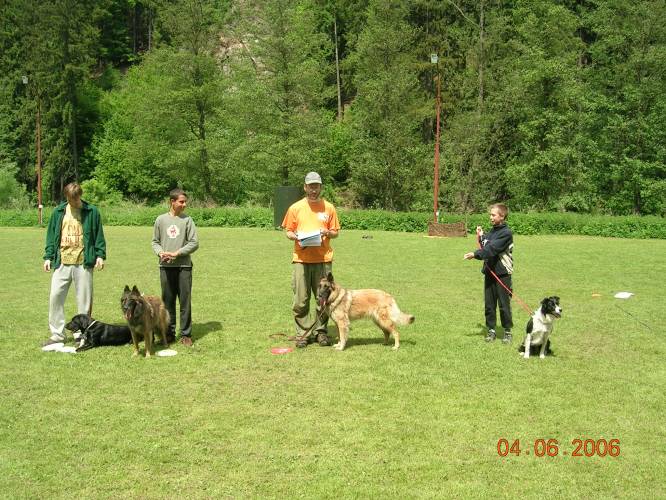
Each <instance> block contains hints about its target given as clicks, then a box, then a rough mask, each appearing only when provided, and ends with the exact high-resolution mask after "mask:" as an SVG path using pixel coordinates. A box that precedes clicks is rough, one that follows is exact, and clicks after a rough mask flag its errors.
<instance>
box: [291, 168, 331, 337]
mask: <svg viewBox="0 0 666 500" xmlns="http://www.w3.org/2000/svg"><path fill="white" fill-rule="evenodd" d="M321 184H322V182H321V176H320V175H319V174H318V173H317V172H310V173H309V174H307V175H306V176H305V184H304V185H303V190H304V191H305V198H303V199H302V200H299V201H297V202H296V203H294V204H293V205H291V206H290V207H289V209H288V210H287V214H286V215H285V216H284V220H283V221H282V227H283V228H284V229H285V233H286V236H287V238H288V239H290V240H292V241H293V242H294V254H293V257H292V263H293V265H294V267H293V274H292V280H291V286H292V290H293V292H294V303H293V307H292V311H293V313H294V321H295V322H296V335H297V336H298V337H301V336H302V335H303V334H304V333H305V332H306V331H307V330H308V328H309V327H310V325H311V323H310V325H308V316H309V313H310V297H311V296H312V295H313V294H314V295H315V296H316V293H317V286H318V285H319V280H320V279H321V278H322V277H324V276H326V274H327V273H329V272H332V270H333V249H332V248H331V240H332V239H333V238H337V237H338V232H339V231H340V221H339V220H338V214H337V212H336V211H335V207H334V206H333V205H332V204H331V203H329V202H327V201H325V200H323V199H322V198H321V197H320V196H321ZM322 315H323V316H322ZM320 317H321V320H320V321H319V325H318V326H316V329H315V331H314V333H315V334H316V339H317V342H318V343H319V345H321V346H327V345H331V343H330V341H329V339H328V330H327V325H328V316H327V315H326V313H324V312H322V310H321V307H320V306H319V304H317V318H320ZM315 321H317V320H316V319H315ZM311 338H313V337H312V336H309V337H308V338H299V340H298V341H297V342H296V346H297V347H305V346H306V345H307V344H308V340H309V339H311Z"/></svg>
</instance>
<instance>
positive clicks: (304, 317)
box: [291, 262, 333, 338]
mask: <svg viewBox="0 0 666 500" xmlns="http://www.w3.org/2000/svg"><path fill="white" fill-rule="evenodd" d="M293 266H294V269H293V273H292V276H291V289H292V290H293V292H294V304H293V306H292V311H293V313H294V321H295V322H296V335H303V334H304V333H305V332H306V331H307V329H308V328H310V327H311V326H312V323H313V322H314V321H315V320H316V319H317V317H319V315H320V314H323V316H322V318H321V321H320V322H319V325H318V326H317V327H315V330H314V331H312V332H310V334H311V335H314V337H315V338H316V336H317V335H318V334H320V333H327V332H328V326H327V325H328V314H326V313H325V312H322V311H320V308H319V304H317V316H315V317H314V318H310V296H311V295H314V297H315V302H316V300H317V287H318V286H319V280H320V279H321V278H323V277H324V276H326V274H327V273H329V272H331V271H332V270H333V263H332V262H322V263H318V264H302V263H300V262H294V264H293Z"/></svg>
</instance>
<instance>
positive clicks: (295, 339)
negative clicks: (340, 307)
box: [268, 307, 326, 342]
mask: <svg viewBox="0 0 666 500" xmlns="http://www.w3.org/2000/svg"><path fill="white" fill-rule="evenodd" d="M325 312H326V309H324V308H323V307H322V309H321V311H319V314H318V315H317V318H316V319H315V320H314V323H312V325H311V326H310V328H308V329H307V330H305V332H304V333H303V335H290V336H287V334H286V333H271V334H270V335H269V336H268V338H271V339H273V340H278V338H286V339H287V340H289V341H293V342H298V341H299V340H305V339H307V338H308V337H309V336H310V334H311V333H312V330H314V327H315V326H317V325H318V324H319V323H320V322H321V319H322V318H323V317H324V313H325Z"/></svg>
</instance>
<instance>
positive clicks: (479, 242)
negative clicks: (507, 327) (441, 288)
mask: <svg viewBox="0 0 666 500" xmlns="http://www.w3.org/2000/svg"><path fill="white" fill-rule="evenodd" d="M476 243H477V245H479V248H483V247H482V246H481V238H480V236H479V235H478V234H477V235H476ZM483 265H484V267H485V268H486V269H487V270H488V271H490V274H491V275H492V276H493V278H495V281H497V282H498V283H499V284H500V285H502V288H504V289H505V290H506V291H507V292H509V295H511V297H513V298H515V299H516V300H517V301H518V303H519V304H520V305H521V306H522V308H523V309H525V311H526V312H527V314H528V315H530V316H531V315H532V309H530V306H528V305H527V304H526V303H525V302H524V301H523V300H522V299H521V298H520V297H518V295H516V294H515V293H513V290H511V289H510V288H509V287H507V286H506V285H505V284H504V283H502V280H501V279H499V276H497V275H496V274H495V272H494V271H493V270H492V269H490V266H489V265H488V263H487V262H486V261H483Z"/></svg>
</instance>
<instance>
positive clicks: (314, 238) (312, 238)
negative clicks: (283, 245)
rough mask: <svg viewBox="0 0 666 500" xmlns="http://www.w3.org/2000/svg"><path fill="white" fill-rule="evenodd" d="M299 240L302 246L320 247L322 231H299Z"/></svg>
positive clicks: (297, 234)
mask: <svg viewBox="0 0 666 500" xmlns="http://www.w3.org/2000/svg"><path fill="white" fill-rule="evenodd" d="M296 236H298V242H299V243H300V245H301V246H302V247H320V246H321V232H320V231H319V230H317V231H310V232H298V233H296Z"/></svg>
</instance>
